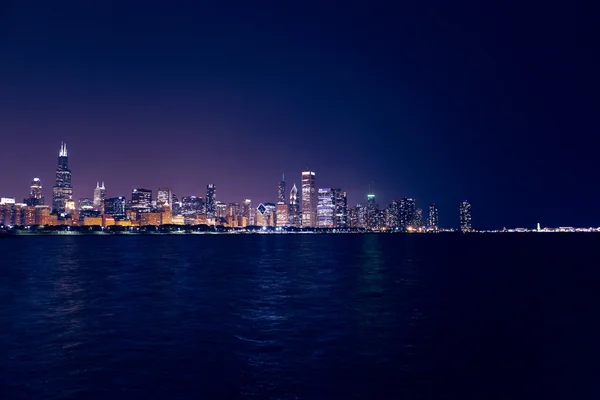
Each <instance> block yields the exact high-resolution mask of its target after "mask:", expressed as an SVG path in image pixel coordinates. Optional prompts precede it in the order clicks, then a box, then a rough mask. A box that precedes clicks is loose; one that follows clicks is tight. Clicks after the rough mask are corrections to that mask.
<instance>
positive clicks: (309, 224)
mask: <svg viewBox="0 0 600 400" xmlns="http://www.w3.org/2000/svg"><path fill="white" fill-rule="evenodd" d="M316 226H317V187H316V184H315V173H314V171H303V172H302V227H303V228H314V227H316Z"/></svg>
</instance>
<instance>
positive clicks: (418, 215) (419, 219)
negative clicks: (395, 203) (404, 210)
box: [413, 208, 423, 229]
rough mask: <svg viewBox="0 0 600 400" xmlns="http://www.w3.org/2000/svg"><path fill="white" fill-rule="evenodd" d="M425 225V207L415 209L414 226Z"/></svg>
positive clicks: (420, 226)
mask: <svg viewBox="0 0 600 400" xmlns="http://www.w3.org/2000/svg"><path fill="white" fill-rule="evenodd" d="M422 227H423V209H421V208H417V209H416V210H415V222H414V224H413V228H415V229H420V228H422Z"/></svg>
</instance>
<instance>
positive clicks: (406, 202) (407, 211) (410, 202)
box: [400, 197, 416, 231]
mask: <svg viewBox="0 0 600 400" xmlns="http://www.w3.org/2000/svg"><path fill="white" fill-rule="evenodd" d="M415 212H416V203H415V199H410V198H407V197H405V198H403V199H402V200H400V229H402V230H403V231H406V230H408V229H409V228H411V229H413V228H414V226H413V225H414V223H415Z"/></svg>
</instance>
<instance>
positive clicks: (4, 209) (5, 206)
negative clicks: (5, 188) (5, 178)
mask: <svg viewBox="0 0 600 400" xmlns="http://www.w3.org/2000/svg"><path fill="white" fill-rule="evenodd" d="M15 204H16V202H15V199H14V198H13V197H2V198H0V225H14V222H13V221H14V213H15Z"/></svg>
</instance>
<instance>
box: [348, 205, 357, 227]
mask: <svg viewBox="0 0 600 400" xmlns="http://www.w3.org/2000/svg"><path fill="white" fill-rule="evenodd" d="M348 226H349V227H350V228H358V227H359V225H358V210H357V208H356V207H351V208H350V209H348Z"/></svg>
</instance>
